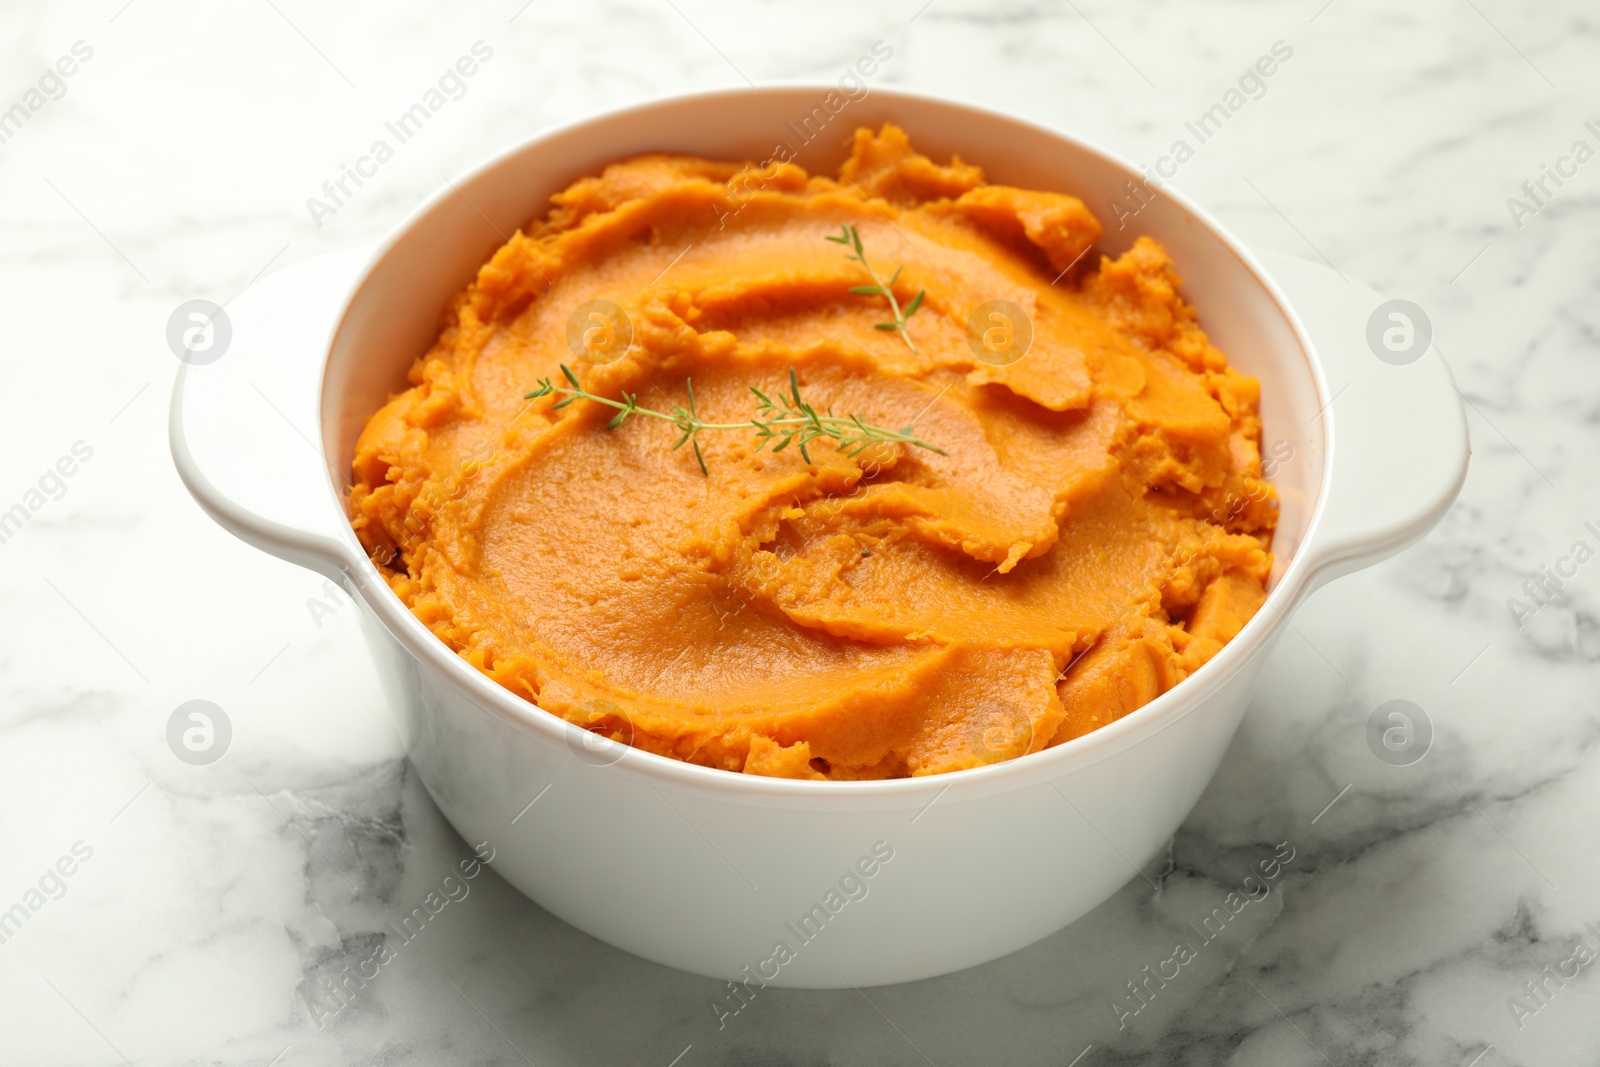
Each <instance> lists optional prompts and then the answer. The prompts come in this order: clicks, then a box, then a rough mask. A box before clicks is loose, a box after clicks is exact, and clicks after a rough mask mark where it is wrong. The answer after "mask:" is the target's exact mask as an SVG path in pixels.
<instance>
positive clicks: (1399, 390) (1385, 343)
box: [1261, 255, 1471, 592]
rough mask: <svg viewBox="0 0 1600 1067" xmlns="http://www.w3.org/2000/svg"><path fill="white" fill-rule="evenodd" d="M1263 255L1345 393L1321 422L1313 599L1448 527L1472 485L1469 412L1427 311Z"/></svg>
mask: <svg viewBox="0 0 1600 1067" xmlns="http://www.w3.org/2000/svg"><path fill="white" fill-rule="evenodd" d="M1261 258H1262V260H1263V261H1264V262H1265V263H1266V265H1267V268H1268V270H1270V271H1271V273H1272V275H1273V277H1274V279H1275V280H1276V281H1277V282H1278V283H1279V285H1280V286H1281V287H1282V289H1283V290H1284V291H1285V292H1286V293H1287V294H1288V297H1289V300H1290V302H1291V304H1292V305H1293V307H1294V309H1295V311H1296V312H1297V313H1298V314H1299V315H1300V318H1301V320H1302V321H1303V322H1304V323H1305V326H1306V329H1307V332H1309V333H1310V335H1311V337H1312V339H1313V340H1314V342H1315V343H1316V346H1317V352H1318V355H1319V356H1320V357H1321V360H1322V365H1323V369H1324V372H1325V376H1326V379H1327V383H1328V389H1329V395H1330V396H1331V397H1332V398H1333V400H1332V402H1331V403H1330V404H1329V405H1328V406H1327V408H1326V409H1325V410H1324V411H1323V412H1322V414H1321V416H1320V419H1321V420H1324V421H1325V424H1326V426H1327V430H1326V431H1325V433H1324V440H1325V441H1326V442H1327V450H1326V452H1325V454H1324V461H1325V462H1326V463H1329V464H1331V466H1332V470H1333V476H1332V478H1330V479H1329V481H1328V496H1327V500H1326V501H1325V502H1324V504H1323V506H1322V508H1321V514H1320V516H1319V517H1318V518H1317V520H1316V525H1315V528H1314V529H1313V531H1311V532H1310V533H1308V537H1307V540H1308V543H1309V544H1310V545H1311V546H1312V548H1311V555H1310V558H1309V559H1308V560H1307V564H1308V566H1309V581H1308V583H1307V586H1306V590H1307V592H1309V591H1311V590H1313V589H1316V588H1317V587H1319V586H1321V585H1323V584H1325V583H1327V582H1329V581H1332V580H1333V579H1335V578H1338V577H1341V576H1343V575H1345V574H1349V573H1351V572H1352V571H1356V570H1360V569H1361V568H1363V567H1366V566H1370V565H1371V564H1373V563H1376V562H1378V561H1379V560H1382V559H1385V558H1387V557H1389V556H1392V555H1394V554H1395V553H1397V552H1399V551H1400V550H1401V549H1404V548H1406V547H1407V546H1409V545H1411V544H1413V543H1414V542H1416V541H1418V540H1421V538H1422V537H1423V536H1424V535H1425V534H1427V533H1428V531H1430V530H1432V529H1433V528H1434V526H1436V525H1437V524H1438V522H1439V520H1440V519H1441V518H1443V517H1444V513H1445V512H1446V511H1447V510H1449V508H1450V505H1451V504H1452V503H1453V502H1454V501H1455V498H1456V494H1457V493H1458V492H1459V491H1460V489H1461V485H1462V482H1463V481H1465V480H1466V476H1467V460H1468V457H1469V455H1470V453H1471V448H1470V443H1469V441H1468V437H1467V420H1466V413H1465V411H1464V410H1463V408H1462V405H1461V397H1460V393H1459V391H1458V390H1457V389H1456V385H1455V381H1454V380H1453V379H1452V378H1451V376H1450V369H1449V367H1447V366H1446V365H1445V362H1444V359H1443V358H1442V357H1441V356H1440V355H1439V350H1438V349H1437V348H1434V347H1432V344H1431V329H1432V328H1431V325H1430V324H1429V323H1428V321H1427V319H1426V316H1425V313H1423V312H1422V310H1421V309H1420V308H1417V307H1416V305H1414V304H1404V303H1403V302H1398V301H1389V300H1386V299H1385V298H1384V297H1383V296H1382V295H1381V294H1379V293H1377V292H1375V291H1374V290H1372V289H1369V288H1368V287H1366V286H1364V285H1361V284H1359V283H1357V282H1351V281H1347V280H1346V279H1344V278H1343V277H1341V276H1340V275H1339V274H1338V273H1337V272H1335V271H1333V270H1331V269H1329V268H1328V267H1325V266H1322V265H1321V264H1317V263H1310V262H1307V261H1305V260H1301V259H1294V258H1291V257H1289V256H1283V255H1263V256H1262V257H1261ZM1402 305H1403V306H1402ZM1395 316H1398V317H1395ZM1419 350H1420V354H1418V352H1419ZM1380 352H1381V353H1383V356H1382V357H1380V356H1379V355H1378V353H1380ZM1313 429H1315V427H1313Z"/></svg>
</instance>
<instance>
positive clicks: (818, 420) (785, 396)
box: [523, 363, 948, 474]
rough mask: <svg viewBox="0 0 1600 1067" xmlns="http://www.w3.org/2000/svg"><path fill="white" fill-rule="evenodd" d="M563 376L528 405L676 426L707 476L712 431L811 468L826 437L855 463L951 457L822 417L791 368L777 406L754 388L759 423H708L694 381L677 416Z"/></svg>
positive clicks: (856, 422) (910, 440)
mask: <svg viewBox="0 0 1600 1067" xmlns="http://www.w3.org/2000/svg"><path fill="white" fill-rule="evenodd" d="M561 374H562V376H563V377H564V378H566V380H567V382H568V383H569V384H567V385H557V384H555V382H554V381H553V380H552V379H550V378H541V379H539V383H538V387H537V388H536V389H534V390H533V392H531V393H525V394H523V399H524V400H536V399H538V398H539V397H545V396H552V395H559V396H561V398H562V399H560V400H558V401H556V402H555V403H554V404H552V405H550V410H552V411H554V410H555V409H557V408H563V407H566V406H567V405H568V404H571V403H574V402H575V401H578V400H590V401H593V402H594V403H596V404H601V405H603V406H605V407H608V408H611V409H612V410H614V411H615V412H616V415H614V416H612V418H611V420H610V421H609V422H607V423H606V429H608V430H615V429H616V428H617V427H619V426H621V425H622V424H623V423H624V422H626V421H627V419H628V416H630V415H642V416H644V417H645V418H648V419H659V420H660V421H662V422H670V423H672V424H673V425H674V426H676V427H677V428H678V430H679V431H680V436H679V437H678V440H677V441H676V442H675V443H674V444H673V446H672V447H673V448H674V449H678V448H682V447H683V445H684V444H685V443H686V442H687V443H689V444H691V445H692V446H693V448H694V456H695V459H696V460H697V461H698V462H699V464H700V470H701V471H702V472H703V473H708V474H709V473H710V472H709V471H708V470H707V468H706V459H705V455H704V454H703V453H702V452H701V451H700V434H701V433H702V432H704V431H706V430H754V431H755V433H756V436H757V437H758V438H759V439H760V441H759V443H758V444H757V445H756V451H757V452H759V451H761V450H762V449H763V448H765V447H766V446H767V445H768V444H769V443H772V442H776V443H775V444H773V446H772V451H773V452H782V451H783V450H784V449H785V448H788V447H789V446H790V445H791V444H792V445H794V446H795V447H796V448H798V449H799V451H800V455H801V456H802V457H804V459H805V461H806V462H807V463H810V462H811V453H810V452H809V451H808V450H807V448H806V446H807V445H808V444H810V443H811V442H812V441H815V440H816V439H817V438H819V437H826V438H828V439H830V440H832V441H834V442H836V445H837V447H838V449H839V451H841V452H843V453H844V454H845V455H846V456H852V457H853V456H857V455H860V454H861V453H862V452H863V451H865V450H866V449H868V448H870V447H871V446H872V445H874V444H877V443H879V442H886V443H893V444H904V445H914V446H916V447H917V448H926V449H927V450H928V451H930V452H937V453H938V454H939V455H941V456H943V455H948V453H947V452H945V450H944V449H942V448H940V447H939V446H938V445H934V444H930V443H929V442H927V441H924V440H923V439H922V438H920V437H918V436H916V434H914V433H912V432H911V431H912V427H910V426H905V427H902V428H901V429H899V430H888V429H884V428H883V427H881V426H874V425H872V424H871V423H869V422H866V421H864V420H863V419H862V418H861V416H859V415H844V416H839V415H835V414H834V413H833V409H832V408H828V409H827V410H826V412H825V413H819V412H818V411H817V409H816V408H815V407H813V406H812V405H811V404H810V403H808V402H807V401H806V400H805V399H804V398H803V397H802V396H801V395H800V379H799V376H798V375H796V373H795V370H794V368H793V367H790V368H789V382H788V387H787V391H785V390H784V389H779V390H777V391H776V393H777V399H776V400H774V399H772V398H771V397H770V396H768V395H767V394H766V393H764V392H762V391H761V390H760V389H758V388H756V387H755V386H753V385H752V386H751V387H750V392H751V393H753V394H754V395H755V397H756V412H757V416H758V417H756V418H754V419H751V420H749V421H748V422H706V421H704V420H703V419H701V418H700V413H699V411H698V409H697V406H696V402H695V396H694V380H693V379H692V378H691V379H686V380H685V381H684V388H685V391H686V392H687V393H688V395H689V406H688V407H683V406H682V405H675V406H674V407H673V409H672V411H671V412H665V411H653V410H651V409H650V408H642V407H640V406H639V397H638V394H636V393H627V392H624V393H623V394H622V399H621V400H613V399H612V398H610V397H606V396H598V395H596V394H595V393H591V392H590V391H589V390H587V389H585V388H584V387H583V384H582V383H581V382H579V381H578V376H577V375H576V374H574V373H573V372H572V368H571V367H568V366H567V365H566V364H565V363H563V364H561Z"/></svg>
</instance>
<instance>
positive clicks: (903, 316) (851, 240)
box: [827, 223, 928, 352]
mask: <svg viewBox="0 0 1600 1067" xmlns="http://www.w3.org/2000/svg"><path fill="white" fill-rule="evenodd" d="M827 240H829V241H833V242H835V243H836V244H841V245H844V246H845V247H846V248H850V249H853V250H854V253H853V254H852V255H850V256H849V257H847V258H849V259H852V260H854V261H855V262H857V263H859V264H861V265H862V266H863V267H865V268H866V271H867V274H868V276H869V277H871V278H872V282H873V284H871V285H852V286H851V287H850V291H851V292H852V293H859V294H861V295H862V296H881V297H883V298H884V299H885V300H887V301H889V310H890V311H891V312H893V313H894V321H893V322H879V323H874V324H873V325H875V326H877V328H878V329H880V330H885V331H894V332H897V333H899V334H900V336H901V337H902V338H904V340H905V342H906V347H907V348H909V349H911V351H913V352H915V351H916V350H917V346H916V345H915V344H913V343H912V342H911V335H910V334H909V333H907V332H906V320H907V319H909V318H910V317H911V316H913V315H915V314H916V313H917V308H919V307H921V306H922V298H923V297H925V296H927V295H928V291H927V290H926V289H919V290H917V295H916V296H914V297H912V298H911V303H909V304H907V305H906V309H905V311H901V310H900V302H899V301H898V300H896V299H895V297H894V288H893V287H894V283H895V281H896V280H897V279H898V278H899V277H900V271H901V269H902V267H903V266H904V264H902V265H901V266H900V267H896V268H895V269H894V273H893V274H891V275H889V280H888V281H884V280H883V279H882V278H881V277H879V276H878V272H877V271H875V270H873V269H872V264H871V263H868V262H867V254H866V252H865V251H864V250H863V249H862V247H861V234H860V233H859V232H857V230H856V228H855V225H854V224H850V225H845V224H843V223H841V224H840V226H839V236H837V237H829V238H827Z"/></svg>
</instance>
